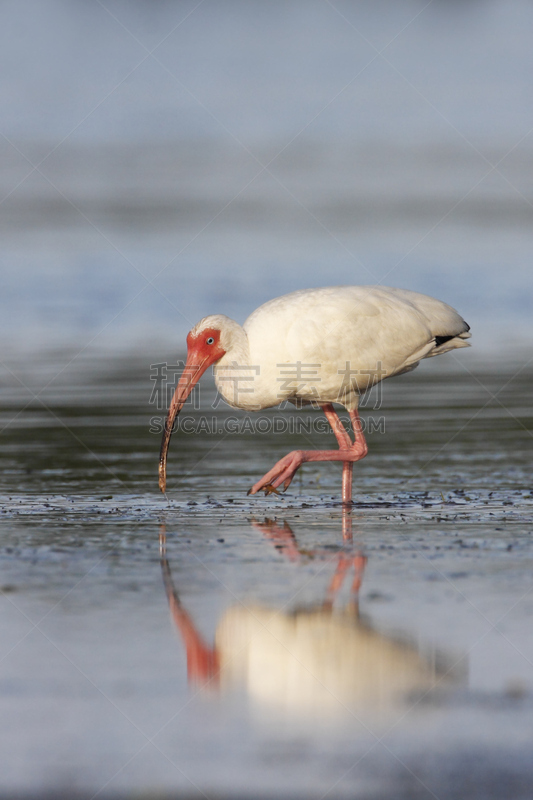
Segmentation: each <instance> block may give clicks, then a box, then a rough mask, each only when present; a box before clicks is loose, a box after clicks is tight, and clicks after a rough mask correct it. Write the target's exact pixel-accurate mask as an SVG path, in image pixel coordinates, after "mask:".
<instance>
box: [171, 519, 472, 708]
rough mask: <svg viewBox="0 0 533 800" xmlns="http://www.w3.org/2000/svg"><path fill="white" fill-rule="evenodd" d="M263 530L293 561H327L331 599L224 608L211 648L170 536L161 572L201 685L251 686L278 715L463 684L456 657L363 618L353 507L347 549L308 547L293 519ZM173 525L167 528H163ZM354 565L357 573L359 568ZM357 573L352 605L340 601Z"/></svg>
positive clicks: (401, 699)
mask: <svg viewBox="0 0 533 800" xmlns="http://www.w3.org/2000/svg"><path fill="white" fill-rule="evenodd" d="M252 525H253V527H254V528H255V529H257V530H259V531H261V533H262V534H263V535H264V537H265V538H266V539H268V540H269V541H270V542H272V544H273V546H274V547H275V548H276V549H277V550H278V551H279V552H280V553H281V554H283V556H285V557H286V558H287V559H288V560H289V561H291V562H294V563H297V562H306V561H309V560H310V559H325V560H328V561H331V562H332V563H333V564H334V572H333V575H332V577H331V580H330V582H329V586H328V588H327V590H326V592H325V596H324V599H323V601H322V602H321V603H319V604H317V605H313V606H310V607H305V608H297V609H296V610H292V611H286V610H284V609H274V608H268V607H265V606H261V605H255V604H254V605H243V604H239V605H235V606H233V607H231V608H229V609H228V610H226V611H225V612H224V614H223V615H222V617H221V619H220V621H219V623H218V625H217V629H216V633H215V641H214V644H213V645H209V644H208V643H207V642H206V641H205V640H204V638H203V637H202V635H201V634H200V633H199V631H198V629H197V627H196V625H195V624H194V621H193V620H192V618H191V616H190V615H189V613H188V612H187V610H186V609H185V608H184V606H183V605H182V603H181V600H180V597H179V594H178V592H177V590H176V587H175V585H174V582H173V579H172V573H171V569H170V565H169V562H168V559H167V557H166V550H165V533H164V531H163V532H162V533H161V535H160V546H161V568H162V572H163V580H164V585H165V589H166V593H167V598H168V602H169V607H170V612H171V615H172V619H173V620H174V623H175V625H176V628H177V630H178V632H179V634H180V637H181V639H182V641H183V644H184V645H185V649H186V652H187V673H188V678H189V681H190V682H191V683H194V684H196V685H197V686H198V685H201V686H203V687H210V688H215V687H216V688H217V689H236V688H241V689H244V690H245V692H246V694H247V695H248V696H249V697H250V699H251V700H252V701H254V702H255V703H257V704H260V705H261V706H263V707H268V708H269V710H270V711H276V709H277V710H278V711H283V712H286V713H289V714H290V715H298V716H308V715H310V714H311V715H312V714H313V713H319V714H324V713H328V714H332V715H333V716H338V715H339V714H342V713H343V712H346V711H349V712H351V713H363V712H365V711H366V712H369V713H373V714H375V713H376V712H380V713H382V712H387V711H392V710H394V709H398V710H400V709H401V708H402V706H403V705H404V704H405V702H406V700H407V699H409V698H410V697H412V696H413V694H415V695H416V694H420V693H425V692H427V691H430V690H432V689H434V688H436V687H442V686H449V685H450V684H455V683H457V682H458V681H459V682H462V679H463V677H464V669H463V668H462V667H460V666H459V667H457V666H455V667H453V668H449V666H447V664H446V662H448V664H450V663H451V659H450V658H443V654H442V653H439V654H435V653H434V652H433V653H431V652H429V651H428V652H427V653H424V652H423V649H421V648H420V647H418V646H417V645H415V644H413V643H412V642H410V641H408V640H406V639H402V638H400V637H398V636H396V635H393V634H390V633H384V632H382V631H380V630H377V628H376V627H374V626H373V624H372V622H371V621H370V620H368V619H367V618H365V617H363V616H361V615H360V612H359V589H360V587H361V583H362V579H363V573H364V569H365V565H366V561H367V559H366V557H365V556H364V555H363V553H362V552H361V549H360V548H359V547H353V545H352V529H351V514H350V512H349V511H344V512H343V539H344V546H343V548H342V550H339V552H337V553H334V554H332V553H331V551H320V550H319V549H315V550H305V549H303V548H301V547H300V546H299V544H298V541H297V539H296V536H295V535H294V532H293V531H292V529H291V527H290V526H289V525H288V523H287V522H283V523H280V522H278V521H276V520H269V519H266V520H265V521H264V522H257V521H253V522H252ZM163 527H164V526H163ZM352 571H353V572H352ZM350 574H351V579H350V580H351V585H350V590H349V598H348V601H347V602H345V603H344V604H340V603H339V602H338V601H339V595H340V593H341V589H342V587H343V584H345V582H346V579H347V578H348V576H349V575H350Z"/></svg>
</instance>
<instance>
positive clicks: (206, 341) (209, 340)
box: [205, 336, 215, 344]
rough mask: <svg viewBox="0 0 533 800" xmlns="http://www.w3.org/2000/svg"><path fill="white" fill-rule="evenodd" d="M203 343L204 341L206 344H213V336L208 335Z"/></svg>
mask: <svg viewBox="0 0 533 800" xmlns="http://www.w3.org/2000/svg"><path fill="white" fill-rule="evenodd" d="M205 343H206V344H215V340H214V339H213V337H212V336H210V337H209V339H206V340H205Z"/></svg>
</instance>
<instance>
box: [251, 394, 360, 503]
mask: <svg viewBox="0 0 533 800" xmlns="http://www.w3.org/2000/svg"><path fill="white" fill-rule="evenodd" d="M322 410H323V411H324V413H325V415H326V417H327V419H328V422H329V423H330V425H331V427H332V428H333V433H334V434H335V437H336V439H337V441H338V443H339V449H338V450H293V451H292V453H288V454H287V455H286V456H284V458H282V459H280V461H278V463H277V464H276V465H275V466H274V467H273V468H272V469H271V470H270V471H269V472H267V473H266V475H264V476H263V477H262V478H261V480H260V481H258V482H257V483H256V484H254V485H253V486H252V488H251V489H250V491H249V492H248V494H256V492H258V491H259V490H260V489H264V490H265V492H266V493H267V494H268V493H269V492H270V491H272V489H276V488H277V487H278V486H281V484H283V488H284V489H287V488H288V487H289V485H290V483H291V481H292V479H293V478H294V475H295V473H296V471H297V470H298V468H299V467H301V465H302V464H304V463H305V462H307V461H343V462H344V466H346V465H348V466H349V467H350V469H349V470H346V471H344V470H343V497H342V501H343V503H351V501H352V484H351V479H352V475H351V469H352V468H353V463H354V461H359V460H360V459H361V458H364V457H365V456H366V454H367V453H368V447H367V444H366V442H365V437H364V435H363V428H362V426H361V420H360V419H359V414H358V413H357V411H350V412H349V414H350V419H351V421H352V426H353V429H354V433H355V441H354V442H353V443H352V441H351V439H350V437H349V436H348V433H347V432H346V430H345V429H344V427H343V425H342V423H341V421H340V419H339V417H338V416H337V413H336V412H335V410H334V408H333V406H332V405H331V403H327V404H325V405H323V406H322Z"/></svg>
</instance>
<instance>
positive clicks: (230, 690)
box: [0, 353, 533, 798]
mask: <svg viewBox="0 0 533 800" xmlns="http://www.w3.org/2000/svg"><path fill="white" fill-rule="evenodd" d="M460 355H461V358H459V356H458V357H457V358H454V357H450V358H448V360H446V359H444V358H443V359H438V360H437V359H436V360H435V361H434V362H429V363H427V364H423V365H422V366H421V368H420V369H419V370H418V371H416V372H414V373H413V374H411V375H406V376H402V377H400V378H398V379H396V380H395V381H391V382H389V383H387V382H385V383H384V384H383V394H382V396H371V397H370V398H368V400H367V403H366V406H365V407H364V408H363V411H362V416H363V417H364V418H365V419H366V420H367V423H368V426H369V435H368V438H369V443H370V455H369V457H368V458H367V459H366V460H365V461H364V462H362V463H361V464H359V465H357V466H356V470H355V481H354V489H355V498H356V502H355V504H354V507H353V509H352V511H351V513H350V514H344V515H343V512H342V510H341V508H340V506H339V504H338V498H339V494H340V468H339V466H338V465H326V466H323V465H321V467H320V470H317V469H316V468H311V467H308V468H304V470H303V471H302V474H301V477H300V478H296V480H295V481H294V483H293V485H292V486H291V487H290V489H289V491H288V492H287V493H286V494H285V495H282V496H275V495H271V496H269V497H268V498H263V497H254V498H248V497H247V496H246V491H247V489H248V488H249V486H250V485H251V484H252V482H253V481H254V480H255V479H257V477H258V476H260V475H261V474H263V472H265V471H266V470H267V469H268V468H270V466H271V465H272V463H273V462H274V460H276V459H277V458H279V457H280V456H281V455H283V454H284V452H286V450H288V449H290V448H295V447H299V448H303V447H311V446H312V447H326V446H330V442H331V440H332V439H333V437H332V435H331V434H329V433H326V432H322V431H321V429H320V426H319V425H318V424H317V422H316V421H317V420H318V418H319V416H320V415H319V412H315V411H312V410H310V411H308V410H306V409H303V410H301V411H296V410H294V409H292V408H290V409H285V410H282V411H278V410H273V411H271V412H267V413H266V414H265V415H263V416H264V417H265V419H266V420H270V427H268V426H267V425H266V423H265V432H264V433H261V432H257V431H255V432H254V429H253V428H251V427H250V423H247V422H246V421H245V418H244V415H241V414H240V413H239V412H234V411H232V410H231V409H228V408H227V407H225V406H223V405H222V404H218V403H217V400H216V397H215V394H214V391H213V390H212V387H211V388H209V386H208V387H207V388H206V389H205V390H203V391H204V393H203V394H202V396H201V397H200V398H198V402H193V403H191V407H190V408H189V409H186V410H184V412H183V413H184V414H185V413H186V414H187V417H188V419H189V420H190V423H189V424H190V430H192V431H195V430H196V431H197V432H196V433H186V432H184V431H178V432H177V433H176V434H175V438H174V439H173V441H172V444H171V451H170V455H169V481H168V485H169V491H168V499H165V498H163V497H162V496H161V495H160V494H159V493H158V491H157V453H158V447H159V438H160V437H159V433H158V432H157V426H158V418H159V419H160V418H161V416H162V415H163V414H164V412H163V411H162V410H161V408H158V404H159V405H160V406H162V405H164V403H163V402H159V401H160V400H161V398H157V397H154V396H152V391H153V389H154V381H153V380H151V379H150V374H151V373H150V364H151V363H153V362H154V359H153V358H150V357H149V356H146V358H124V359H122V360H121V361H120V362H117V361H115V360H112V359H103V360H102V359H100V360H98V361H95V362H94V363H93V362H90V361H89V360H86V361H83V360H79V359H77V360H75V361H74V362H72V363H71V364H69V365H68V366H67V367H65V365H67V364H68V362H69V356H68V355H67V354H64V353H57V354H56V355H55V356H54V358H53V359H48V360H47V361H43V362H42V363H40V364H38V365H35V364H32V365H30V364H28V365H24V364H22V363H20V362H18V363H17V364H16V366H15V365H13V364H12V365H11V367H12V370H13V372H12V373H9V372H6V373H5V374H4V379H5V380H4V385H5V388H4V390H3V392H2V405H1V415H2V416H1V419H2V425H3V426H5V427H4V430H3V432H2V437H1V439H0V458H1V465H2V486H1V499H2V505H1V517H2V523H3V525H2V542H1V546H0V586H1V590H2V595H1V597H0V603H1V611H0V625H1V636H0V642H1V644H0V707H1V709H2V718H3V720H4V721H5V723H4V725H3V726H2V731H1V733H0V745H1V746H0V753H1V755H0V772H1V774H2V790H3V792H4V793H5V794H6V795H7V794H13V792H15V791H17V792H19V793H21V794H22V795H28V796H37V795H39V796H42V795H43V794H46V792H49V793H61V792H64V793H65V794H69V795H72V794H75V793H76V792H78V793H80V794H81V795H83V796H85V795H86V796H88V797H92V796H95V795H96V796H99V797H106V796H113V795H117V794H121V793H129V792H132V791H135V793H136V794H139V795H140V796H143V795H146V796H154V795H156V796H165V795H166V794H168V795H172V794H177V795H178V796H187V797H188V796H207V797H210V798H216V797H235V796H243V797H244V796H247V797H249V796H289V795H290V796H295V797H300V796H301V797H317V798H323V797H345V796H346V797H353V796H354V795H356V796H358V797H359V796H360V797H369V798H371V797H376V798H377V797H380V798H381V797H391V798H393V797H394V798H402V797H405V798H407V797H409V798H418V797H420V798H426V797H427V798H430V797H434V796H437V797H439V798H448V797H449V798H463V797H466V796H468V797H480V798H481V797H483V798H490V797H498V798H503V797H513V798H519V797H529V796H530V786H531V780H532V779H533V767H532V761H531V737H532V734H533V722H532V720H533V634H532V630H531V614H532V612H533V484H532V483H531V410H530V396H531V389H532V387H533V371H532V369H531V367H530V366H529V367H528V366H527V358H525V357H524V358H522V359H521V361H520V360H517V361H516V363H513V362H512V360H508V361H502V362H498V363H497V364H494V363H484V362H481V361H479V360H478V361H476V360H475V358H474V357H473V356H471V354H470V353H467V354H466V355H464V354H460ZM159 359H160V360H161V357H160V356H159ZM63 367H65V368H64V369H63V372H62V373H61V375H60V376H58V372H59V370H60V369H62V368H63ZM152 374H153V373H152ZM14 375H17V379H15V377H14ZM48 381H49V383H48V385H47V386H46V388H45V389H44V390H42V387H43V386H45V384H47V382H48ZM36 393H39V394H38V396H37V397H35V394H36ZM150 399H152V403H150ZM213 406H214V407H213ZM251 419H252V421H253V417H252V418H251ZM297 419H299V420H302V421H303V422H302V424H301V425H300V427H298V425H297V424H296V420H297ZM228 420H231V423H230V424H228ZM235 420H236V422H235ZM275 420H278V422H277V423H276V422H275ZM280 420H285V421H286V422H285V423H283V422H280ZM287 420H290V421H292V422H293V423H294V424H293V425H292V427H290V426H289V424H288V422H287ZM371 420H372V423H371ZM276 425H277V426H278V427H277V428H276ZM284 425H285V427H284ZM306 425H307V427H306ZM267 428H268V429H267ZM150 429H152V431H153V432H150ZM276 430H279V432H276Z"/></svg>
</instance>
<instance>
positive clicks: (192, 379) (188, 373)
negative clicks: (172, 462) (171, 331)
mask: <svg viewBox="0 0 533 800" xmlns="http://www.w3.org/2000/svg"><path fill="white" fill-rule="evenodd" d="M219 342H220V331H218V330H212V329H209V330H204V331H202V333H201V334H200V336H198V337H193V336H192V334H189V336H188V337H187V344H188V351H187V361H186V363H185V369H184V370H183V374H182V376H181V378H180V379H179V381H178V385H177V386H176V391H175V392H174V396H173V398H172V402H171V403H170V406H169V409H168V414H167V418H166V420H165V429H164V431H163V438H162V440H161V450H160V452H159V488H160V489H161V491H162V492H164V491H165V489H166V486H167V453H168V447H169V444H170V437H171V436H172V430H173V428H174V423H175V421H176V417H177V416H178V414H179V413H180V411H181V409H182V408H183V405H184V404H185V402H186V400H187V398H188V396H189V395H190V393H191V392H192V390H193V389H194V387H195V386H196V384H197V383H198V381H199V380H200V378H201V377H202V375H203V374H204V372H205V371H206V369H207V368H208V367H209V366H211V364H214V363H215V361H218V360H219V359H220V358H222V356H223V355H224V352H225V351H224V350H223V349H222V348H221V347H220V343H219Z"/></svg>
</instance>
